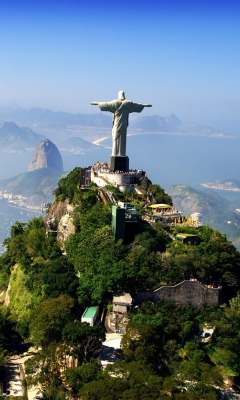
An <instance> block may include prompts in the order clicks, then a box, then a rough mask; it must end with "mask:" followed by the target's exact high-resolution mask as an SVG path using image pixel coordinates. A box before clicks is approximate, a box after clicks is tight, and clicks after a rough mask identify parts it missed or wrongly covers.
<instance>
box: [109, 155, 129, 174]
mask: <svg viewBox="0 0 240 400" xmlns="http://www.w3.org/2000/svg"><path fill="white" fill-rule="evenodd" d="M108 167H109V169H110V171H113V172H115V171H121V172H128V171H129V158H128V157H127V156H125V157H122V156H110V157H109V162H108Z"/></svg>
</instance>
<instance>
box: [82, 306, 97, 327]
mask: <svg viewBox="0 0 240 400" xmlns="http://www.w3.org/2000/svg"><path fill="white" fill-rule="evenodd" d="M98 313H99V307H98V306H94V307H88V308H86V310H85V311H84V313H83V315H82V318H81V322H87V323H88V324H89V325H90V326H93V325H94V324H95V322H96V320H97V317H98Z"/></svg>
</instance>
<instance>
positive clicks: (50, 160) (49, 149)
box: [28, 139, 63, 172]
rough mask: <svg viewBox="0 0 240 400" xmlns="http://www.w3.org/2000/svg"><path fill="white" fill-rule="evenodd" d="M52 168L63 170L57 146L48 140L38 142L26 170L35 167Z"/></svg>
mask: <svg viewBox="0 0 240 400" xmlns="http://www.w3.org/2000/svg"><path fill="white" fill-rule="evenodd" d="M41 168H53V169H55V170H57V171H59V172H62V171H63V162H62V157H61V154H60V153H59V150H58V148H57V147H56V146H55V144H53V143H52V142H51V141H50V140H48V139H46V140H43V141H42V142H40V143H39V144H38V145H37V147H36V149H35V150H34V153H33V156H32V158H31V161H30V163H29V166H28V171H35V169H41Z"/></svg>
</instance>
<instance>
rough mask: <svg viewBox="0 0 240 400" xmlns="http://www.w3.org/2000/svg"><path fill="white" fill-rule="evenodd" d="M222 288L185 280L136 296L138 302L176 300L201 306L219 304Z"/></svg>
mask: <svg viewBox="0 0 240 400" xmlns="http://www.w3.org/2000/svg"><path fill="white" fill-rule="evenodd" d="M221 295H222V289H221V288H213V287H207V286H205V285H203V284H202V283H200V282H198V281H197V280H190V281H183V282H180V283H178V284H177V285H175V286H167V285H166V286H161V287H159V288H158V289H156V290H154V292H150V293H149V292H141V293H138V294H137V295H136V296H134V300H135V301H136V302H141V301H154V302H156V301H158V300H165V301H174V302H176V303H180V304H191V305H193V306H201V305H203V304H206V303H208V304H212V305H215V306H217V305H219V304H220V303H221Z"/></svg>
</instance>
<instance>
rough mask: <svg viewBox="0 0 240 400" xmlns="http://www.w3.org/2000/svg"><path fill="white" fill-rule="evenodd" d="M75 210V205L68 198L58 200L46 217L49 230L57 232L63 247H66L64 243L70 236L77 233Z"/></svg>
mask: <svg viewBox="0 0 240 400" xmlns="http://www.w3.org/2000/svg"><path fill="white" fill-rule="evenodd" d="M73 211H74V207H73V205H72V204H69V203H68V200H64V201H58V202H56V203H53V205H52V206H51V207H50V209H49V211H48V213H47V215H46V217H45V223H46V226H47V232H51V231H55V232H56V234H57V238H58V241H59V243H60V246H61V248H62V249H64V244H65V242H66V240H67V239H68V237H69V236H70V235H71V234H73V233H75V226H74V224H73V217H72V213H73Z"/></svg>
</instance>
